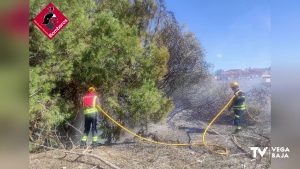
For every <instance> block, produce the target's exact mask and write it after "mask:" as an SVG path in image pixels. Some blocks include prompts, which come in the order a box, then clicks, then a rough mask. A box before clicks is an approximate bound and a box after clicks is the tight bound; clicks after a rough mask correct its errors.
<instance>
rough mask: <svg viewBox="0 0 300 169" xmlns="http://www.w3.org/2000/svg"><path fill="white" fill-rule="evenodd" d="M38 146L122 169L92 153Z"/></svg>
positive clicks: (115, 168) (114, 168)
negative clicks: (91, 158)
mask: <svg viewBox="0 0 300 169" xmlns="http://www.w3.org/2000/svg"><path fill="white" fill-rule="evenodd" d="M36 145H37V146H41V147H44V148H47V149H51V150H57V151H62V152H63V153H65V154H76V155H79V156H88V157H93V158H96V159H98V160H100V161H101V162H103V163H105V164H106V165H108V166H110V167H111V168H113V169H121V168H120V167H118V166H116V165H114V164H112V163H110V162H108V161H106V160H103V159H102V158H101V157H100V156H97V155H95V154H90V153H85V151H86V150H85V151H84V152H83V153H78V152H73V151H67V150H62V149H56V148H52V147H48V146H44V145H39V144H36Z"/></svg>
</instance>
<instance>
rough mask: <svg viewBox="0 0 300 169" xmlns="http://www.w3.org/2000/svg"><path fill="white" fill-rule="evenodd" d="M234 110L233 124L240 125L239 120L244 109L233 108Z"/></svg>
mask: <svg viewBox="0 0 300 169" xmlns="http://www.w3.org/2000/svg"><path fill="white" fill-rule="evenodd" d="M233 111H234V120H233V122H234V125H235V126H237V127H241V121H242V118H243V115H244V112H245V110H233Z"/></svg>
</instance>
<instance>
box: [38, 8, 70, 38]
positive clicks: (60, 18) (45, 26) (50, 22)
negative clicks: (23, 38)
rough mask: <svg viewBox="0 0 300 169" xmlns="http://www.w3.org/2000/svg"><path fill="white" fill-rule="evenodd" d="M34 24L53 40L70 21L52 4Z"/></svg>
mask: <svg viewBox="0 0 300 169" xmlns="http://www.w3.org/2000/svg"><path fill="white" fill-rule="evenodd" d="M33 23H34V24H35V25H36V26H37V27H38V28H39V29H40V30H41V31H42V32H43V33H44V34H45V35H46V36H47V37H48V38H49V39H50V40H51V39H53V38H54V36H55V35H56V34H58V32H60V31H61V30H62V29H63V28H64V27H65V26H66V25H67V24H68V23H69V20H68V19H67V18H66V17H65V16H64V15H63V14H62V13H61V12H60V11H59V10H58V9H57V8H56V7H55V6H54V5H53V4H52V3H50V4H48V5H47V6H46V8H44V9H43V10H42V11H41V12H40V13H39V14H38V15H37V16H36V17H35V18H34V19H33Z"/></svg>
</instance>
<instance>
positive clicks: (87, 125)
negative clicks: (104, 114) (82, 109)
mask: <svg viewBox="0 0 300 169" xmlns="http://www.w3.org/2000/svg"><path fill="white" fill-rule="evenodd" d="M84 118H85V120H84V135H85V136H88V135H89V132H90V130H91V126H92V136H93V137H96V135H97V113H92V114H87V115H84Z"/></svg>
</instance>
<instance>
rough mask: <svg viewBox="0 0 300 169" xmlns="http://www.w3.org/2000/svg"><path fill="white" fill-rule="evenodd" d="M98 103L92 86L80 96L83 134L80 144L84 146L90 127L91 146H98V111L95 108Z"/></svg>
mask: <svg viewBox="0 0 300 169" xmlns="http://www.w3.org/2000/svg"><path fill="white" fill-rule="evenodd" d="M97 104H98V105H100V101H99V98H98V97H97V95H96V89H95V88H94V87H89V89H88V92H87V93H86V95H85V96H84V97H83V98H82V106H83V109H84V110H83V113H84V134H83V136H82V138H81V143H80V146H81V147H83V146H86V142H87V139H88V135H89V132H90V129H92V137H93V140H92V146H93V147H95V146H98V145H99V143H98V136H97V128H96V127H97V120H98V116H99V112H98V110H97V108H96V105H97Z"/></svg>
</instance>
